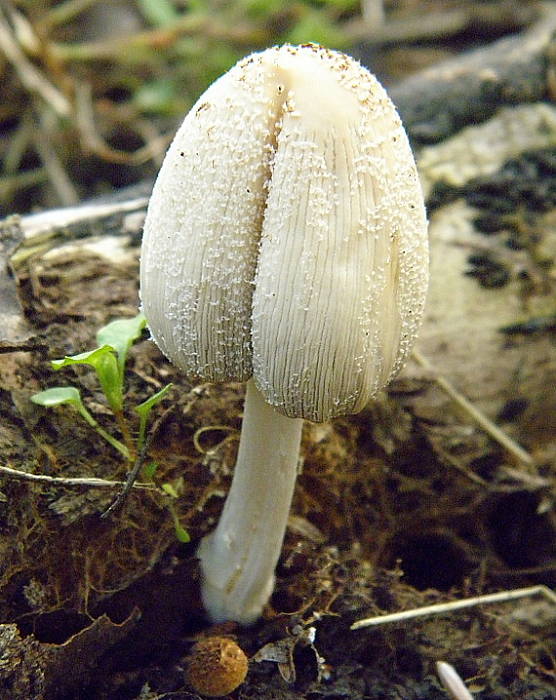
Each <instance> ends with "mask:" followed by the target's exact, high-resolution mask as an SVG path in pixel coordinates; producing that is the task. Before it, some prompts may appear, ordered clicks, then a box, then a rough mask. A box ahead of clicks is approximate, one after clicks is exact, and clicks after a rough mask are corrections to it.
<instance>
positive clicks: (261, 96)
mask: <svg viewBox="0 0 556 700" xmlns="http://www.w3.org/2000/svg"><path fill="white" fill-rule="evenodd" d="M427 278H428V248H427V224H426V215H425V209H424V204H423V197H422V193H421V189H420V185H419V181H418V176H417V171H416V167H415V162H414V159H413V156H412V153H411V149H410V146H409V143H408V139H407V136H406V134H405V131H404V129H403V126H402V124H401V121H400V119H399V117H398V115H397V113H396V110H395V108H394V106H393V105H392V103H391V101H390V99H389V98H388V96H387V95H386V93H385V91H384V89H383V88H382V87H381V85H380V84H379V83H378V81H377V80H376V78H374V76H372V75H371V74H370V73H369V72H368V71H367V70H366V69H365V68H363V67H362V66H361V65H359V63H357V62H356V61H355V60H353V59H352V58H350V57H348V56H346V55H344V54H341V53H338V52H335V51H330V50H327V49H325V48H322V47H320V46H316V45H312V44H311V45H304V46H290V45H286V46H281V47H274V48H271V49H267V50H266V51H263V52H261V53H255V54H252V55H251V56H248V57H247V58H245V59H243V60H242V61H240V62H239V63H238V64H237V65H235V66H234V67H233V68H232V69H231V70H230V71H229V72H228V73H226V74H225V75H223V76H222V77H221V78H219V79H218V80H217V81H216V82H215V83H213V85H211V86H210V87H209V88H208V90H207V91H206V92H205V93H204V94H203V95H202V96H201V97H200V99H199V100H198V102H197V103H196V104H195V105H194V106H193V108H192V109H191V111H190V112H189V114H188V115H187V117H186V118H185V120H184V122H183V124H182V126H181V127H180V129H179V131H178V133H177V135H176V137H175V139H174V141H173V143H172V145H171V147H170V149H169V151H168V153H167V155H166V158H165V160H164V163H163V165H162V168H161V170H160V173H159V175H158V178H157V181H156V184H155V187H154V191H153V194H152V198H151V200H150V204H149V208H148V213H147V218H146V222H145V232H144V238H143V247H142V256H141V297H142V304H143V308H144V312H145V315H146V317H147V320H148V324H149V327H150V330H151V333H152V336H153V338H154V340H155V341H156V343H157V344H158V345H159V347H160V348H161V350H162V352H163V353H164V354H165V355H166V356H167V357H168V358H169V359H170V360H171V361H172V362H173V363H175V364H176V365H177V366H178V367H179V368H181V369H182V370H183V372H184V373H185V374H186V376H187V377H188V378H189V380H190V381H192V382H195V381H203V382H224V381H247V390H246V397H245V406H244V413H243V423H242V430H241V437H240V442H239V451H238V456H237V462H236V465H235V471H234V476H233V480H232V485H231V488H230V491H229V494H228V497H227V499H226V502H225V505H224V509H223V512H222V515H221V517H220V521H219V523H218V525H217V527H216V529H215V530H214V531H213V532H212V533H210V534H209V535H207V536H206V537H205V538H203V540H202V541H201V544H200V546H199V549H198V557H199V559H200V566H201V570H202V576H203V578H202V596H203V602H204V605H205V608H206V610H207V612H208V614H209V616H210V617H211V618H212V620H214V621H223V620H235V621H237V622H240V623H243V624H248V623H252V622H254V621H255V620H256V619H257V618H258V617H259V616H260V614H261V612H262V609H263V607H264V605H265V604H266V603H267V601H268V599H269V597H270V595H271V593H272V590H273V586H274V569H275V567H276V564H277V561H278V558H279V555H280V550H281V546H282V541H283V538H284V533H285V529H286V524H287V519H288V511H289V508H290V505H291V500H292V495H293V490H294V485H295V480H296V475H297V471H298V460H299V449H300V440H301V430H302V424H303V420H310V421H315V422H323V421H327V420H329V419H330V418H333V417H335V416H343V415H347V414H351V413H356V412H358V411H360V410H361V409H362V408H363V407H364V406H365V405H366V404H367V403H368V401H369V399H370V398H371V397H372V396H374V395H375V394H376V392H377V391H379V390H380V389H381V388H382V387H384V386H385V385H386V384H387V383H388V382H389V381H390V379H392V377H393V376H394V375H395V374H396V373H397V372H398V371H399V369H400V368H401V366H402V364H403V362H404V360H405V358H406V357H407V355H408V353H409V351H410V349H411V346H412V344H413V341H414V339H415V336H416V333H417V329H418V326H419V322H420V319H421V316H422V312H423V306H424V300H425V294H426V287H427Z"/></svg>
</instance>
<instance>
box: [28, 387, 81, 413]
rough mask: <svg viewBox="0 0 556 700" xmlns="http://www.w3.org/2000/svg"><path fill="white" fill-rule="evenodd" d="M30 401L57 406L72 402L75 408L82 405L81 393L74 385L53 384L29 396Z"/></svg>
mask: <svg viewBox="0 0 556 700" xmlns="http://www.w3.org/2000/svg"><path fill="white" fill-rule="evenodd" d="M31 401H32V402H33V403H36V404H38V405H39V406H46V407H47V408H50V407H51V406H59V405H60V404H64V403H69V404H73V405H74V406H75V407H76V408H77V407H79V406H83V403H82V401H81V394H80V393H79V390H78V389H76V388H75V387H74V386H55V387H53V388H52V389H46V390H45V391H40V392H39V393H38V394H33V396H31Z"/></svg>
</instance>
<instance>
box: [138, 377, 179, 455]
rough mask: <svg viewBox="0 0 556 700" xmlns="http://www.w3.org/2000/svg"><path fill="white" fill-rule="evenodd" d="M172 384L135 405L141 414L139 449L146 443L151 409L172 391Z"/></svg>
mask: <svg viewBox="0 0 556 700" xmlns="http://www.w3.org/2000/svg"><path fill="white" fill-rule="evenodd" d="M172 386H173V384H166V386H165V387H163V388H162V389H161V390H160V391H157V392H156V394H153V395H152V396H150V397H149V398H148V399H147V400H146V401H143V403H140V404H139V405H138V406H135V411H136V412H137V413H138V414H139V436H138V438H137V449H138V450H141V448H142V447H143V445H144V444H145V434H146V432H147V421H148V419H149V415H150V412H151V409H152V408H153V406H156V404H157V403H158V402H159V401H162V399H163V398H164V397H165V396H166V394H167V393H168V392H169V391H170V389H171V388H172Z"/></svg>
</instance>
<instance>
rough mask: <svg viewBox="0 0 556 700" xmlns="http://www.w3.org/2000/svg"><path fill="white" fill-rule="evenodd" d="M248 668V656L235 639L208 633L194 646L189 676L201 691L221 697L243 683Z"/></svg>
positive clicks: (195, 686)
mask: <svg viewBox="0 0 556 700" xmlns="http://www.w3.org/2000/svg"><path fill="white" fill-rule="evenodd" d="M247 668H248V661H247V657H246V656H245V653H244V652H243V650H242V649H241V648H240V647H239V646H238V645H237V644H236V642H234V641H233V639H229V638H228V637H207V638H206V639H202V640H200V641H199V642H197V643H196V644H195V646H194V647H193V648H192V650H191V654H190V656H189V658H188V659H187V671H186V679H187V682H188V683H189V685H190V686H191V687H192V688H193V690H195V692H197V693H199V694H200V695H206V696H208V697H210V698H219V697H222V696H223V695H228V693H231V692H232V691H234V690H235V689H236V688H237V687H238V686H239V685H241V684H242V683H243V681H244V680H245V676H246V675H247Z"/></svg>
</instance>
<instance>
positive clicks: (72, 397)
mask: <svg viewBox="0 0 556 700" xmlns="http://www.w3.org/2000/svg"><path fill="white" fill-rule="evenodd" d="M31 401H33V403H36V404H39V405H40V406H46V407H52V406H61V405H62V404H69V405H71V406H73V408H75V410H76V411H77V412H78V413H79V415H80V416H81V417H82V418H84V419H85V420H86V421H87V423H88V424H89V425H90V426H91V427H92V428H94V429H95V430H96V431H97V433H99V435H102V437H103V438H104V439H105V440H106V442H108V443H109V444H110V445H112V447H115V448H116V449H117V450H118V452H120V453H121V454H122V455H123V456H124V457H125V458H126V459H128V460H129V459H130V454H129V450H128V449H127V447H126V446H125V445H124V444H123V443H122V442H120V441H119V440H117V439H116V438H115V437H113V436H112V435H110V433H108V432H107V431H106V430H104V428H103V427H102V426H101V425H99V424H98V422H97V421H96V420H95V419H94V418H93V416H92V415H91V414H90V413H89V411H88V410H87V409H86V408H85V405H84V404H83V401H82V400H81V394H80V393H79V389H76V388H75V387H74V386H55V387H53V388H52V389H46V391H41V392H40V393H39V394H34V395H33V396H31Z"/></svg>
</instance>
